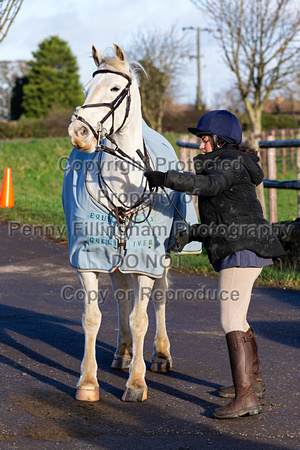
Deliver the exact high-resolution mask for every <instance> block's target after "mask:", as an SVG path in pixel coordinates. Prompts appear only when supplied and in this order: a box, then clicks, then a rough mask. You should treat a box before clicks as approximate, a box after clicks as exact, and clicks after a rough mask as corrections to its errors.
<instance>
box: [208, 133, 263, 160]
mask: <svg viewBox="0 0 300 450" xmlns="http://www.w3.org/2000/svg"><path fill="white" fill-rule="evenodd" d="M225 142H226V141H224V140H223V139H220V138H218V141H217V145H218V146H220V147H221V146H222V145H223V144H224V143H225ZM228 145H230V147H233V148H236V149H237V150H240V151H241V152H244V153H250V154H251V155H255V156H257V157H258V161H260V158H259V156H258V151H257V150H256V149H255V148H253V147H250V146H249V144H248V143H247V142H246V143H242V144H228Z"/></svg>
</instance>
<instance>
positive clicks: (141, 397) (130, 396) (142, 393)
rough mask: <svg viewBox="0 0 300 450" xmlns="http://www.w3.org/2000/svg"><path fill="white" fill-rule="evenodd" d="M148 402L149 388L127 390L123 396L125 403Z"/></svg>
mask: <svg viewBox="0 0 300 450" xmlns="http://www.w3.org/2000/svg"><path fill="white" fill-rule="evenodd" d="M145 400H147V388H144V389H138V390H136V389H132V388H126V389H125V391H124V394H123V396H122V401H123V402H144V401H145Z"/></svg>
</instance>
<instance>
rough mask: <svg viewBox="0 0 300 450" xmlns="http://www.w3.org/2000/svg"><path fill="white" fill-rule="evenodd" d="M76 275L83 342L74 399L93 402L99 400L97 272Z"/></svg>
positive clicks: (99, 316)
mask: <svg viewBox="0 0 300 450" xmlns="http://www.w3.org/2000/svg"><path fill="white" fill-rule="evenodd" d="M77 275H78V278H79V281H80V284H81V287H82V289H83V291H84V312H83V315H82V326H83V329H84V335H85V343H84V356H83V360H82V363H81V375H80V378H79V381H78V383H77V392H76V399H77V400H84V401H89V402H95V401H97V400H99V384H98V380H97V362H96V339H97V334H98V331H99V327H100V323H101V312H100V310H99V307H98V274H97V273H95V272H77Z"/></svg>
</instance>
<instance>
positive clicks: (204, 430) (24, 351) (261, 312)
mask: <svg viewBox="0 0 300 450" xmlns="http://www.w3.org/2000/svg"><path fill="white" fill-rule="evenodd" d="M7 230H8V229H7V226H0V242H1V248H0V272H1V278H0V302H1V306H0V317H1V330H0V333H1V347H0V348H1V356H0V363H1V364H0V380H1V390H0V401H1V409H0V427H1V429H0V448H10V447H14V448H18V449H27V448H30V449H32V448H33V449H54V448H62V449H72V450H73V449H114V448H118V449H129V448H130V449H140V448H143V449H152V448H155V449H157V450H159V449H202V448H203V449H206V448H210V449H222V450H223V449H225V450H226V449H262V450H265V449H285V448H287V449H298V448H300V439H299V423H300V420H299V411H300V406H299V366H300V355H299V344H300V338H299V319H300V314H299V305H300V293H299V291H291V290H279V289H266V288H258V287H256V288H254V294H253V299H252V302H251V306H250V311H249V322H250V323H251V325H252V326H253V328H254V329H255V331H256V335H257V339H258V342H259V346H260V357H261V362H262V364H261V365H262V372H263V378H264V381H265V383H266V390H267V394H266V397H265V398H264V399H263V401H262V405H263V413H262V414H260V415H258V416H254V417H247V418H239V419H234V420H216V419H213V416H212V411H213V409H215V408H216V407H218V406H222V405H224V404H226V402H227V401H226V399H221V398H219V397H218V396H217V395H216V389H217V388H218V387H219V386H221V385H224V384H227V383H230V381H231V380H230V368H229V362H228V356H227V351H226V344H225V339H224V336H223V334H222V331H221V328H220V325H219V315H218V304H217V302H216V301H215V299H214V294H213V293H214V289H216V286H217V278H215V277H200V276H196V275H193V274H185V273H182V272H180V271H173V272H171V274H170V280H171V288H172V290H173V291H172V292H175V293H177V294H178V295H177V297H176V296H175V295H174V297H175V298H173V299H170V302H169V304H168V308H167V322H168V332H169V337H170V340H171V351H172V356H173V364H174V367H173V372H171V373H170V374H154V373H151V372H149V371H147V375H146V380H147V384H148V400H147V401H146V402H144V403H139V404H132V403H124V402H122V401H121V400H120V399H121V396H122V393H123V389H124V386H125V382H126V379H127V376H128V373H127V371H114V370H112V369H110V364H111V361H112V357H113V352H114V349H115V343H116V336H117V316H116V314H117V311H116V304H115V301H114V300H113V296H112V291H111V289H110V282H109V277H108V276H107V275H103V276H101V283H102V288H103V289H104V290H105V289H108V290H109V291H108V292H109V295H108V296H107V298H106V301H105V302H104V303H103V304H102V305H101V310H102V312H103V319H102V325H101V329H100V332H99V336H98V343H97V358H98V364H99V371H98V378H99V383H100V396H101V398H100V401H99V402H96V403H87V402H78V401H76V400H75V399H74V395H75V386H76V383H77V380H78V376H79V369H80V362H81V359H82V351H83V333H82V328H81V313H82V303H81V301H80V299H79V298H77V297H76V295H75V293H76V290H77V289H79V283H78V281H77V276H76V273H75V272H74V271H73V270H72V269H71V268H70V266H69V260H68V253H67V248H66V246H65V245H62V244H57V243H53V242H50V241H49V240H46V239H44V238H41V237H32V236H30V232H29V233H27V234H29V236H24V233H23V234H22V233H21V232H20V231H18V232H15V233H14V234H13V236H8V232H7ZM65 286H69V288H68V297H72V294H74V298H71V299H70V298H69V300H68V301H66V300H64V299H63V298H62V295H61V292H62V289H63V288H64V287H65ZM182 290H184V291H183V292H187V291H189V292H192V291H193V292H194V293H195V297H196V296H197V297H198V298H195V297H194V299H192V300H191V299H190V294H188V295H187V296H186V298H184V297H183V296H184V294H180V292H182ZM203 293H205V298H204V299H203V296H204V294H203ZM148 312H149V320H150V321H149V329H148V332H147V336H146V341H145V352H144V354H145V360H146V364H147V367H148V368H149V366H150V360H151V353H152V341H153V337H154V311H153V308H152V305H149V309H148Z"/></svg>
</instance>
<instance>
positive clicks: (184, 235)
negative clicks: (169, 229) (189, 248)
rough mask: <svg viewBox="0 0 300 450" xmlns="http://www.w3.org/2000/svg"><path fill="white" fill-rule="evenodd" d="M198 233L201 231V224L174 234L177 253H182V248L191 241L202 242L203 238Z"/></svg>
mask: <svg viewBox="0 0 300 450" xmlns="http://www.w3.org/2000/svg"><path fill="white" fill-rule="evenodd" d="M200 231H201V224H199V223H195V224H194V225H192V226H191V227H189V228H187V229H185V230H183V231H181V232H180V233H178V234H176V236H175V242H176V244H177V247H178V251H179V252H182V250H183V247H185V246H186V245H187V244H189V243H190V242H193V241H200V242H202V241H203V237H202V236H201V233H200Z"/></svg>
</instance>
